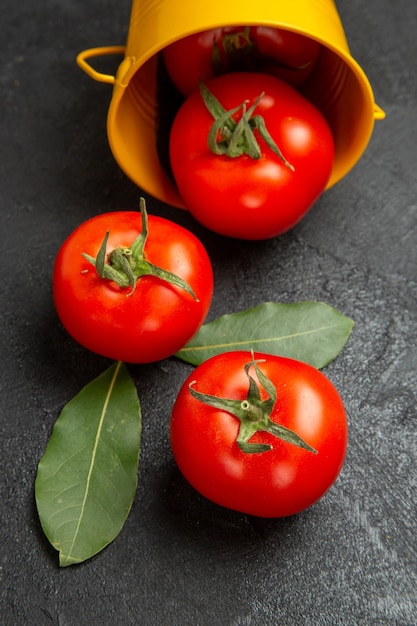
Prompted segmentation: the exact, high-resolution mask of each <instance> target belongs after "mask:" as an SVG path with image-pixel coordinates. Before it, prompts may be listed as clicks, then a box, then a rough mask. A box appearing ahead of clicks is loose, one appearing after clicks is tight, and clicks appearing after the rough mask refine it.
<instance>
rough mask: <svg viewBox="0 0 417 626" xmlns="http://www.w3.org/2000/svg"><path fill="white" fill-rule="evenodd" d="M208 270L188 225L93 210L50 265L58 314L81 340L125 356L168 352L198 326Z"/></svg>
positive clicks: (147, 358) (207, 294)
mask: <svg viewBox="0 0 417 626" xmlns="http://www.w3.org/2000/svg"><path fill="white" fill-rule="evenodd" d="M212 294H213V271H212V266H211V262H210V259H209V257H208V254H207V252H206V250H205V248H204V246H203V245H202V243H201V242H200V241H199V240H198V239H197V238H196V237H195V235H193V234H192V233H191V232H190V231H188V230H186V229H185V228H183V227H181V226H179V225H178V224H175V223H173V222H171V221H170V220H167V219H164V218H162V217H158V216H153V215H150V216H149V217H148V215H147V212H146V207H145V201H144V200H143V198H142V199H141V211H140V212H137V211H119V212H117V211H116V212H111V213H103V214H100V215H97V216H95V217H92V218H91V219H89V220H87V221H86V222H84V223H83V224H81V225H80V226H79V227H78V228H76V229H75V231H74V232H73V233H71V234H70V235H69V237H68V238H67V239H66V241H65V242H64V243H63V244H62V246H61V248H60V250H59V252H58V254H57V257H56V260H55V265H54V271H53V296H54V302H55V307H56V310H57V313H58V316H59V318H60V320H61V322H62V324H63V326H64V327H65V328H66V330H67V331H68V333H69V334H70V335H71V336H72V337H73V338H74V339H75V340H76V341H78V342H79V343H80V344H81V345H82V346H84V347H85V348H87V349H89V350H91V351H92V352H96V353H97V354H100V355H102V356H105V357H108V358H111V359H114V360H118V361H126V362H131V363H148V362H152V361H158V360H161V359H164V358H167V357H169V356H171V355H172V354H174V353H175V352H176V351H177V350H179V349H180V348H181V347H182V346H183V345H184V344H185V343H187V341H189V339H191V337H192V336H193V335H194V334H195V333H196V332H197V331H198V329H199V328H200V326H201V325H202V323H203V321H204V319H205V317H206V315H207V313H208V310H209V307H210V303H211V298H212Z"/></svg>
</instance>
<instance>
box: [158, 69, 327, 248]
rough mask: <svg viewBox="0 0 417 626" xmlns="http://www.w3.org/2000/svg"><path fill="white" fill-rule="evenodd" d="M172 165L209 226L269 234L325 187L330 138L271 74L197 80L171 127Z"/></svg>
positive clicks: (305, 104)
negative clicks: (195, 89)
mask: <svg viewBox="0 0 417 626" xmlns="http://www.w3.org/2000/svg"><path fill="white" fill-rule="evenodd" d="M169 152H170V163H171V168H172V172H173V176H174V179H175V182H176V184H177V187H178V191H179V194H180V195H181V197H182V199H183V202H184V205H185V207H186V208H187V209H188V210H189V211H190V213H191V214H192V215H193V216H194V217H195V218H196V219H197V220H198V221H199V222H201V223H202V224H203V225H204V226H206V227H207V228H209V229H211V230H213V231H215V232H217V233H219V234H221V235H226V236H229V237H236V238H240V239H254V240H255V239H268V238H270V237H274V236H276V235H279V234H281V233H283V232H285V231H287V230H289V229H290V228H292V227H293V226H294V225H295V224H296V223H297V222H299V221H300V220H301V219H302V217H303V216H304V215H305V214H306V213H307V211H308V210H309V209H310V208H311V207H312V206H313V204H314V203H315V201H316V200H317V199H318V198H319V197H320V195H321V194H322V193H323V191H324V189H325V188H326V185H327V182H328V180H329V178H330V174H331V171H332V168H333V162H334V141H333V136H332V132H331V130H330V128H329V126H328V124H327V122H326V120H325V119H324V117H323V115H322V114H321V113H320V112H319V111H318V109H317V108H316V107H314V106H313V105H312V104H311V103H310V102H309V101H308V100H306V99H305V98H304V97H303V96H301V94H299V93H298V92H297V91H296V90H295V89H293V88H292V87H290V86H289V85H287V84H286V83H284V82H283V81H281V80H279V79H278V78H275V77H273V76H267V75H265V74H257V73H252V72H247V73H237V72H235V73H232V74H225V75H223V76H220V77H219V78H215V79H213V80H212V81H210V82H209V83H207V84H204V83H201V84H200V91H197V92H193V93H192V94H191V96H190V97H189V98H188V99H187V100H186V101H185V102H184V103H183V105H182V106H181V107H180V109H179V111H178V113H177V115H176V117H175V119H174V122H173V125H172V127H171V133H170V140H169Z"/></svg>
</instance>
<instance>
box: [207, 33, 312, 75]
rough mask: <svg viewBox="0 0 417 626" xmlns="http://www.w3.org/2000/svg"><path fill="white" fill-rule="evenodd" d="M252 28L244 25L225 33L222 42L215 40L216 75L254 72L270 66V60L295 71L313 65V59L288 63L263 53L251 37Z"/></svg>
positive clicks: (214, 67) (214, 60) (283, 67)
mask: <svg viewBox="0 0 417 626" xmlns="http://www.w3.org/2000/svg"><path fill="white" fill-rule="evenodd" d="M250 30H251V29H250V26H244V27H243V28H242V30H239V31H235V32H232V33H226V34H225V35H223V36H222V37H221V39H220V44H219V43H218V42H217V41H216V40H214V41H213V51H212V55H211V66H212V70H213V74H214V75H215V76H220V75H221V74H225V73H226V72H234V71H243V70H245V71H248V72H254V71H257V70H258V69H259V68H262V67H265V66H268V62H269V63H271V64H274V65H275V66H276V67H277V68H282V69H285V70H289V71H293V72H297V71H299V70H303V69H305V68H306V67H308V66H309V65H311V63H312V61H307V62H306V63H304V64H303V65H288V64H287V63H283V62H282V61H279V60H278V59H274V58H270V57H269V56H268V55H264V54H261V52H260V51H259V46H258V44H257V42H256V41H255V40H254V39H253V38H252V37H251V32H250ZM222 52H223V53H224V54H223V55H222Z"/></svg>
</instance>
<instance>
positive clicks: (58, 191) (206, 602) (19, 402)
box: [0, 0, 417, 626]
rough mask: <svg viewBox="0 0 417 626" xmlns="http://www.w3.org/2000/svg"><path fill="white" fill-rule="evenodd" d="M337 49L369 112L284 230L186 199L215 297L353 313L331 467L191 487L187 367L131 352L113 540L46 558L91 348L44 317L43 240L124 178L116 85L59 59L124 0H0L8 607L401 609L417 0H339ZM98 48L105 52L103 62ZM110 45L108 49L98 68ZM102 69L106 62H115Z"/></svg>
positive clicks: (62, 622) (110, 611) (100, 615)
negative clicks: (127, 427) (128, 492)
mask: <svg viewBox="0 0 417 626" xmlns="http://www.w3.org/2000/svg"><path fill="white" fill-rule="evenodd" d="M338 4H339V9H340V13H341V16H342V19H343V22H344V25H345V30H346V33H347V36H348V39H349V43H350V47H351V50H352V54H353V56H354V57H355V58H356V59H357V60H358V61H359V63H360V64H361V65H362V67H363V68H364V69H365V71H366V73H367V75H368V77H369V79H370V81H371V83H372V85H373V87H374V91H375V98H376V101H377V103H378V104H379V105H380V106H381V107H382V108H383V109H384V110H385V111H386V113H387V118H386V120H385V121H384V122H379V123H377V124H376V127H375V132H374V135H373V137H372V140H371V142H370V145H369V147H368V149H367V151H366V153H365V155H364V156H363V158H362V159H361V161H360V163H359V164H358V165H357V167H355V169H354V170H353V171H352V172H351V173H350V174H349V175H348V176H347V177H346V178H345V179H344V180H343V181H342V182H341V183H339V184H338V185H337V186H336V187H335V188H333V189H332V190H330V191H329V192H327V193H326V194H325V196H323V197H322V199H321V200H320V201H319V202H318V203H317V205H316V206H315V208H314V209H313V210H312V211H311V213H310V214H309V215H308V216H307V217H306V218H305V220H304V221H303V222H302V223H301V224H300V225H299V226H297V227H296V228H295V229H294V230H293V231H292V232H290V233H288V234H286V235H284V236H283V237H281V238H279V239H276V240H274V241H269V242H266V243H252V244H245V243H241V242H237V241H228V240H225V239H222V238H220V237H217V236H215V235H213V234H211V233H208V232H206V231H204V230H203V229H202V228H200V227H199V226H198V225H196V224H194V222H193V221H192V220H191V218H190V217H189V216H188V215H187V214H185V213H179V212H178V211H176V210H174V209H172V208H169V207H166V206H163V205H161V204H160V203H158V202H155V201H152V200H150V201H149V207H150V208H151V210H153V211H154V212H157V213H160V214H161V215H164V216H167V217H172V218H173V219H176V220H178V221H180V222H181V223H182V224H184V225H186V226H188V227H189V228H190V229H192V230H193V231H194V232H196V233H197V234H198V235H199V236H200V237H201V239H202V241H203V242H204V243H205V245H206V246H207V249H208V251H209V253H210V254H211V256H212V260H213V265H214V270H215V278H216V292H215V296H214V300H213V307H212V310H211V312H210V318H213V317H216V316H217V315H219V314H222V313H226V312H231V311H236V310H240V309H243V308H247V307H248V306H253V305H255V304H258V303H260V302H262V301H265V300H276V301H283V302H292V301H297V300H303V299H317V300H324V301H326V302H327V303H329V304H331V305H333V306H335V307H336V308H338V309H340V310H341V311H343V312H344V313H345V314H347V315H349V316H351V317H352V318H353V319H354V320H355V322H356V323H355V328H354V331H353V334H352V336H351V338H350V340H349V342H348V344H347V346H346V348H345V350H344V351H343V352H342V354H341V355H340V356H339V357H338V359H337V360H336V361H334V362H333V363H332V364H331V365H330V366H329V367H328V368H326V374H327V375H328V376H329V378H330V379H331V380H332V381H333V382H334V383H335V385H336V386H337V387H338V389H339V390H340V393H341V395H342V396H343V399H344V401H345V403H346V408H347V411H348V415H349V423H350V445H349V450H348V455H347V459H346V463H345V466H344V469H343V472H342V474H341V476H340V478H339V479H338V481H337V482H336V484H335V485H334V487H333V488H332V489H331V490H330V491H329V492H328V494H327V495H326V496H325V497H324V498H323V500H321V501H320V502H319V503H318V504H317V505H315V506H314V507H312V508H311V509H310V510H309V511H305V512H303V513H301V514H300V515H297V516H295V517H293V518H288V519H283V520H260V519H253V518H248V517H246V516H244V515H240V514H237V513H233V512H231V511H227V510H224V509H221V508H220V507H216V506H214V505H212V504H211V503H209V502H207V501H205V500H203V499H202V498H200V497H199V496H198V495H197V494H195V493H194V492H193V491H192V489H191V488H190V487H189V486H188V485H187V484H185V482H184V480H183V479H182V478H181V476H180V475H179V472H178V471H177V469H176V467H175V463H174V461H173V458H172V455H171V451H170V447H169V441H168V422H169V414H170V408H171V406H172V403H173V401H174V399H175V396H176V393H177V392H178V390H179V388H180V386H181V384H182V381H183V380H184V378H185V377H186V375H187V374H188V372H189V371H190V367H189V366H187V365H185V364H182V363H180V362H178V361H176V360H174V359H169V360H167V361H164V362H162V363H158V364H154V365H150V366H146V367H132V368H131V373H132V376H133V378H134V380H135V382H136V383H137V387H138V391H139V395H140V397H141V402H142V408H143V414H144V432H143V447H142V455H141V464H140V477H139V487H138V491H137V496H136V499H135V502H134V505H133V508H132V511H131V514H130V516H129V518H128V520H127V523H126V525H125V528H124V529H123V531H122V533H121V535H120V536H119V537H118V538H117V540H116V541H115V542H114V543H113V544H112V545H111V546H109V547H108V548H107V549H106V550H104V551H103V552H102V553H101V554H99V555H98V556H97V557H95V558H94V559H92V560H91V561H89V562H88V563H85V564H83V565H81V566H77V567H73V568H68V569H65V570H59V568H58V565H57V554H56V553H55V552H54V550H53V549H52V548H51V547H50V546H49V544H48V542H47V540H46V539H45V538H44V536H43V534H42V532H41V530H40V527H39V522H38V518H37V513H36V508H35V504H34V495H33V483H34V478H35V475H36V467H37V463H38V461H39V459H40V457H41V455H42V453H43V450H44V448H45V445H46V443H47V440H48V437H49V435H50V433H51V430H52V427H53V424H54V422H55V420H56V418H57V417H58V414H59V412H60V410H61V409H62V407H63V406H64V404H65V403H66V402H67V401H68V400H70V399H71V398H72V397H73V395H74V394H75V393H77V391H79V389H81V387H82V386H84V385H85V384H86V383H87V382H89V381H90V380H91V379H92V378H94V377H95V376H96V375H98V374H99V373H101V372H102V371H103V369H104V368H105V367H106V366H107V364H108V363H107V362H106V361H105V360H103V359H100V358H98V357H96V356H94V355H92V354H89V353H86V352H85V351H83V350H82V349H81V348H79V347H78V346H77V345H75V344H74V342H72V341H71V340H70V339H69V338H68V337H67V336H66V334H65V332H64V331H63V329H62V328H61V327H60V325H59V323H58V321H57V318H56V316H55V313H54V309H53V304H52V300H51V289H50V277H51V270H52V264H53V260H54V256H55V253H56V251H57V249H58V247H59V245H60V243H61V242H62V241H63V239H64V238H65V236H66V235H67V234H68V233H69V232H70V231H71V230H72V229H73V228H74V227H75V226H77V225H78V224H79V223H80V222H81V221H83V220H84V219H86V218H88V217H90V216H91V215H94V214H96V213H99V212H102V211H107V210H112V209H118V208H135V207H136V206H137V199H138V190H137V189H136V188H135V187H134V185H133V184H132V183H131V182H130V181H128V180H127V179H126V178H125V177H124V175H123V174H122V173H121V172H120V170H119V168H118V166H117V165H116V164H115V162H114V159H113V157H112V155H111V153H110V151H109V148H108V145H107V138H106V131H105V122H106V113H107V108H108V104H109V101H110V97H111V88H109V87H108V86H105V85H101V84H98V83H95V82H93V81H91V80H90V79H88V78H87V77H86V76H85V75H84V74H83V73H82V72H80V70H79V69H78V68H77V67H76V65H75V63H74V58H75V55H76V54H77V52H79V51H80V50H82V49H84V48H88V47H93V46H98V45H108V44H119V43H124V41H125V37H126V32H127V27H128V19H129V11H130V4H129V2H128V1H127V0H126V1H123V2H120V1H119V2H116V1H115V0H108V2H106V3H102V2H99V1H98V0H89V2H79V1H77V0H66V2H58V1H57V0H43V1H42V2H36V3H35V2H33V3H30V2H26V3H15V2H12V1H11V0H3V3H2V16H3V17H2V37H1V39H0V51H1V58H2V63H1V66H0V94H1V96H0V97H1V103H2V106H1V116H0V151H1V160H0V162H1V167H0V227H1V233H2V254H1V257H2V279H1V293H2V297H1V303H0V319H1V326H0V336H1V346H2V359H1V378H0V385H1V394H0V415H1V421H0V428H1V438H0V464H1V483H0V489H1V519H2V521H1V526H0V538H1V546H2V548H1V554H0V580H1V590H0V591H1V605H0V622H1V623H2V624H4V626H16V625H19V626H20V625H22V626H26V625H30V626H31V625H32V624H33V625H36V626H44V625H49V624H55V625H57V626H58V625H59V626H84V625H87V624H109V625H110V626H128V625H136V624H141V625H142V624H143V625H146V626H148V625H149V626H153V625H155V626H217V625H219V624H222V625H223V624H224V625H227V626H248V625H256V626H299V625H306V626H307V625H308V626H310V625H311V626H338V625H341V626H342V625H343V626H345V625H349V626H350V625H352V626H353V625H358V626H372V625H376V626H385V625H387V626H388V625H390V626H391V625H393V624H395V625H397V624H398V625H400V626H411V625H412V624H415V623H416V618H415V615H416V614H417V567H416V562H417V545H416V519H417V506H416V491H417V469H416V468H417V458H416V457H417V435H416V432H417V421H416V420H417V415H416V371H417V356H416V339H417V312H416V302H417V285H416V267H417V264H416V261H417V258H416V234H417V232H416V225H417V215H416V214H417V209H416V206H417V176H416V173H415V166H416V161H417V148H416V146H417V73H416V65H415V58H416V56H417V40H416V37H415V27H416V24H417V3H416V2H415V1H414V0H407V1H403V2H396V3H394V2H390V0H368V2H366V3H364V2H361V1H360V0H351V1H350V2H344V3H342V2H339V3H338ZM106 63H107V61H106ZM112 63H114V60H108V64H109V67H110V68H111V67H112V65H111V64H112ZM110 71H111V70H110Z"/></svg>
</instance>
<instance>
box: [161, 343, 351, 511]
mask: <svg viewBox="0 0 417 626" xmlns="http://www.w3.org/2000/svg"><path fill="white" fill-rule="evenodd" d="M170 433H171V445H172V450H173V454H174V458H175V460H176V462H177V464H178V467H179V469H180V471H181V472H182V474H183V475H184V477H185V478H186V479H187V481H188V482H189V483H190V484H191V485H192V486H193V487H194V488H195V489H196V490H197V491H198V492H199V493H201V494H202V495H203V496H205V497H206V498H208V499H209V500H212V501H213V502H215V503H217V504H219V505H221V506H224V507H227V508H230V509H233V510H236V511H240V512H242V513H246V514H250V515H256V516H260V517H285V516H288V515H293V514H295V513H298V512H300V511H302V510H303V509H306V508H307V507H309V506H311V505H312V504H314V503H315V502H317V500H319V499H320V498H321V497H322V496H323V495H324V494H325V493H326V491H327V490H328V489H329V488H330V487H331V485H332V484H333V483H334V481H335V480H336V478H337V476H338V475H339V473H340V470H341V468H342V465H343V462H344V458H345V454H346V447H347V438H348V428H347V419H346V412H345V409H344V406H343V402H342V399H341V397H340V395H339V393H338V392H337V390H336V388H335V387H334V385H333V384H332V383H331V382H330V381H329V379H328V378H327V377H326V376H324V374H322V372H320V371H319V370H317V369H316V368H314V367H312V366H311V365H308V364H306V363H303V362H300V361H296V360H293V359H288V358H284V357H279V356H273V355H267V354H260V353H258V354H257V353H255V354H254V353H250V352H243V351H242V352H225V353H223V354H219V355H216V356H214V357H211V358H210V359H208V360H206V361H204V362H203V363H202V364H201V365H199V366H198V367H197V368H196V369H195V370H194V371H193V372H192V373H191V374H190V375H189V377H188V378H187V380H186V381H185V383H184V384H183V386H182V388H181V390H180V392H179V394H178V397H177V399H176V402H175V404H174V408H173V411H172V416H171V427H170Z"/></svg>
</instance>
